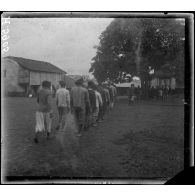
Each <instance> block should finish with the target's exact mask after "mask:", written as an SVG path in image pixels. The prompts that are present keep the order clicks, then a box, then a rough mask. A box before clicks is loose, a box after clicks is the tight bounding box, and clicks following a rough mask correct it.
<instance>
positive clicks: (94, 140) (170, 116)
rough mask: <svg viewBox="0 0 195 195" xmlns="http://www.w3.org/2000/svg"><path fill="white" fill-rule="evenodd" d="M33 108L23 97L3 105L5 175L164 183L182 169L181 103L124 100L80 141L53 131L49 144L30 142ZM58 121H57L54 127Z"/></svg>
mask: <svg viewBox="0 0 195 195" xmlns="http://www.w3.org/2000/svg"><path fill="white" fill-rule="evenodd" d="M24 104H25V105H26V106H22V105H24ZM34 104H35V100H34V99H27V98H25V99H23V100H21V99H17V98H15V99H14V98H11V99H8V100H6V102H5V105H6V106H7V107H6V119H7V121H9V123H8V122H7V123H6V125H5V127H4V129H6V131H5V133H4V136H3V137H4V139H3V146H4V148H6V149H5V151H4V165H5V167H6V168H5V170H6V171H5V174H6V175H11V176H14V175H15V176H18V175H21V176H63V177H85V178H86V177H88V178H90V177H96V178H97V177H98V178H101V177H106V178H109V177H112V178H166V177H172V176H173V175H175V174H176V173H177V172H179V171H181V170H182V169H183V158H184V157H183V148H184V147H183V146H184V145H183V144H184V143H183V141H184V138H183V133H184V128H183V125H184V123H183V117H184V113H183V106H181V103H180V104H176V105H175V106H174V105H173V103H171V104H170V105H171V106H169V105H167V104H164V105H162V104H159V103H155V104H154V103H152V102H149V103H147V102H140V103H137V104H135V105H132V106H127V100H126V99H124V98H120V99H119V100H118V102H117V104H116V106H115V108H114V110H113V111H112V112H111V113H110V114H109V115H107V116H106V117H105V121H104V123H101V124H99V125H98V127H95V128H94V127H93V128H91V129H90V130H89V131H86V132H84V133H83V136H82V137H80V138H77V137H75V136H74V134H72V133H71V131H67V132H65V133H64V132H56V131H53V138H52V139H51V140H46V139H45V137H44V136H45V135H42V138H41V142H40V143H39V144H34V143H33V142H32V138H33V133H34V129H33V128H34V112H35V109H36V108H35V107H34ZM27 105H28V106H27ZM55 112H56V111H55ZM19 113H20V114H19ZM56 114H57V113H56ZM5 122H6V121H5ZM56 122H57V117H55V119H54V126H55V125H56ZM60 140H61V141H60ZM62 143H64V144H63V145H62Z"/></svg>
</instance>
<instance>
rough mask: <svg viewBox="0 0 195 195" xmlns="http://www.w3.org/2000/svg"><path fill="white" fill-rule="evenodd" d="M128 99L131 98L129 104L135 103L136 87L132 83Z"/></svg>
mask: <svg viewBox="0 0 195 195" xmlns="http://www.w3.org/2000/svg"><path fill="white" fill-rule="evenodd" d="M128 100H129V105H130V104H132V103H134V100H135V87H134V84H131V86H130V87H129V89H128Z"/></svg>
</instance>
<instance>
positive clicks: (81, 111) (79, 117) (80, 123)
mask: <svg viewBox="0 0 195 195" xmlns="http://www.w3.org/2000/svg"><path fill="white" fill-rule="evenodd" d="M75 84H76V86H75V87H73V88H72V89H71V92H70V104H71V109H72V112H73V113H74V115H75V118H76V123H77V127H78V134H77V136H81V132H82V131H83V129H84V127H85V121H86V119H85V117H86V108H87V109H88V108H89V107H90V102H89V93H88V91H87V89H86V88H84V87H83V86H82V84H83V78H80V79H78V80H77V81H76V82H75Z"/></svg>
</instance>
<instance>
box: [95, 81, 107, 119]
mask: <svg viewBox="0 0 195 195" xmlns="http://www.w3.org/2000/svg"><path fill="white" fill-rule="evenodd" d="M97 91H98V92H99V93H100V95H101V97H102V106H100V110H99V115H98V122H102V121H103V120H104V114H105V104H106V93H105V91H104V89H103V87H102V85H101V84H99V85H98V87H97Z"/></svg>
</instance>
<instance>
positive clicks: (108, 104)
mask: <svg viewBox="0 0 195 195" xmlns="http://www.w3.org/2000/svg"><path fill="white" fill-rule="evenodd" d="M103 88H104V92H105V97H106V103H105V113H109V109H110V93H109V90H108V88H107V85H106V83H103Z"/></svg>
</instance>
